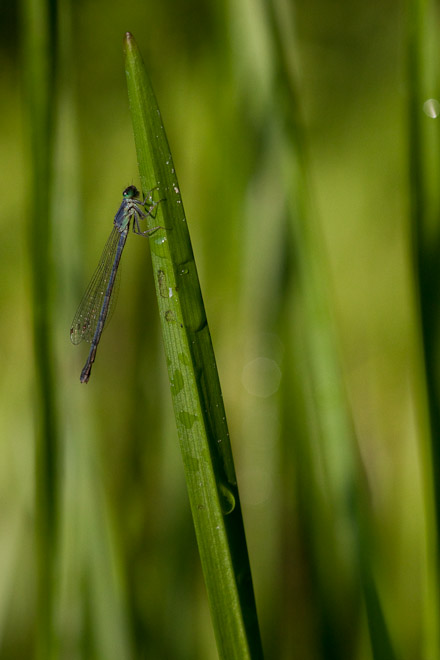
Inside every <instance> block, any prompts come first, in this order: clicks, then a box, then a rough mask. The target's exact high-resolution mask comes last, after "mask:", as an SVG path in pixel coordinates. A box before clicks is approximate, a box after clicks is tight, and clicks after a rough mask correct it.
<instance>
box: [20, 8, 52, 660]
mask: <svg viewBox="0 0 440 660" xmlns="http://www.w3.org/2000/svg"><path fill="white" fill-rule="evenodd" d="M22 18H23V32H24V38H23V63H24V71H25V93H26V110H27V116H28V123H29V132H30V135H29V138H30V170H31V184H30V198H29V203H28V218H29V223H28V227H27V235H28V239H29V258H30V267H31V285H32V316H33V318H32V326H33V327H32V330H33V339H34V356H35V408H36V416H35V419H36V423H35V443H36V449H35V496H36V503H35V506H36V548H37V605H36V611H37V625H36V657H37V658H40V659H41V660H43V659H44V660H48V659H49V658H51V657H53V654H54V639H55V638H54V588H55V548H56V536H57V508H58V497H57V493H58V489H57V433H56V419H55V409H56V408H55V394H54V387H53V376H52V364H53V351H54V347H53V338H52V334H51V331H50V329H51V328H52V323H51V313H50V312H51V301H50V281H51V277H50V263H51V256H50V248H51V241H50V237H51V228H50V216H49V209H50V201H49V200H50V181H51V176H50V174H51V173H50V170H51V159H52V125H53V121H52V120H53V116H52V112H53V107H54V88H53V73H54V71H53V70H54V61H55V59H54V53H55V50H54V44H53V35H54V31H53V25H54V20H55V18H54V5H53V4H51V3H50V2H47V1H46V0H34V1H32V0H26V1H25V2H24V3H23V8H22Z"/></svg>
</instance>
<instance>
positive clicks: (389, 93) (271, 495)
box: [0, 0, 438, 660]
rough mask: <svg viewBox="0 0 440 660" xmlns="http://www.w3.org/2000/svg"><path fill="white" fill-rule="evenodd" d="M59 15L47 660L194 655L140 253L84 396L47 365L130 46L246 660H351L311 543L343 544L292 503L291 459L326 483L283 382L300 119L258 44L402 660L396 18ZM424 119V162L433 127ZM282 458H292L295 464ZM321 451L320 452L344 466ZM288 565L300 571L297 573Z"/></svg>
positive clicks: (336, 592) (410, 572)
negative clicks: (245, 585)
mask: <svg viewBox="0 0 440 660" xmlns="http://www.w3.org/2000/svg"><path fill="white" fill-rule="evenodd" d="M57 11H58V15H57V19H56V21H57V22H56V33H57V37H58V39H57V46H56V48H57V51H56V62H57V72H56V87H55V89H56V106H55V108H54V119H53V121H54V124H53V135H54V169H53V182H52V190H51V203H50V208H49V209H48V213H50V223H51V227H52V233H51V235H49V236H48V240H49V241H50V245H49V247H50V255H51V256H50V260H51V264H50V265H51V285H50V301H51V304H52V305H53V309H54V310H55V311H54V315H53V319H52V320H51V322H50V326H51V332H52V333H53V342H54V344H53V356H54V366H53V369H54V386H55V400H56V410H55V411H54V412H55V413H56V420H57V427H58V433H59V439H60V457H59V460H60V468H59V469H60V472H59V485H60V497H61V504H60V518H59V519H60V527H59V537H60V541H59V552H58V560H57V561H58V563H57V567H56V575H57V579H56V595H55V602H56V625H57V639H58V645H59V647H58V657H60V658H63V659H64V658H66V659H71V658H72V659H74V658H99V659H103V660H110V659H112V658H118V659H121V658H160V659H162V658H173V659H174V658H175V659H177V660H180V659H187V658H188V659H189V658H191V659H194V658H203V659H206V660H207V659H209V658H216V657H217V652H216V649H215V642H214V636H213V633H212V629H211V623H210V617H209V609H208V605H207V599H206V594H205V590H204V586H203V578H202V575H201V571H200V566H199V560H198V554H197V547H196V542H195V537H194V533H193V528H192V522H191V516H190V511H189V506H188V501H187V496H186V491H185V483H184V478H183V471H182V465H181V460H180V453H179V448H178V442H177V434H176V430H175V426H174V422H173V414H172V407H171V397H170V395H169V386H168V382H167V376H166V368H165V361H164V356H163V351H162V346H161V339H160V335H159V329H158V322H157V313H156V302H155V298H154V290H153V281H152V277H151V272H150V267H149V263H148V260H149V256H148V247H147V244H146V241H144V240H142V239H138V238H137V237H134V236H131V237H130V240H129V241H128V242H127V246H126V249H125V254H124V256H123V263H122V275H123V277H122V283H121V287H120V291H119V296H118V303H117V307H116V311H115V313H114V316H113V319H112V321H111V323H110V325H109V327H108V328H107V330H106V332H105V334H104V336H103V339H102V342H101V345H100V347H99V351H98V355H97V361H96V365H95V367H94V369H93V374H92V377H91V381H90V383H89V384H88V385H87V386H85V385H80V383H79V374H80V371H81V368H82V365H83V363H84V361H85V357H86V353H87V348H88V347H87V346H80V347H79V348H78V347H76V348H75V347H73V346H72V345H71V343H70V341H69V328H70V323H71V320H72V318H73V315H74V313H75V310H76V306H77V305H78V303H79V301H80V298H81V295H82V292H83V289H84V288H85V286H86V284H87V283H88V279H89V277H90V276H91V275H92V273H93V269H94V267H95V265H96V264H97V261H98V258H99V255H100V251H101V249H102V248H103V246H104V243H105V241H106V239H107V236H108V234H109V232H110V226H111V222H112V218H113V216H114V214H115V212H116V210H117V208H118V205H119V203H120V200H121V192H122V190H123V189H124V188H125V187H126V186H127V185H130V184H131V183H134V184H135V185H138V184H139V181H138V178H137V166H136V156H135V149H134V143H133V138H132V127H131V120H130V116H129V111H128V101H127V93H126V85H125V76H124V64H123V55H122V37H123V35H124V33H125V32H126V31H127V30H130V31H131V32H132V33H133V34H134V36H135V38H136V40H137V43H138V45H139V48H140V49H141V51H142V52H143V55H144V59H145V62H146V65H147V68H148V70H149V72H150V75H151V78H152V82H153V85H154V87H155V91H156V95H157V97H158V101H159V105H160V107H161V111H162V116H163V119H164V123H165V128H166V131H167V134H168V139H169V143H170V147H171V150H172V153H173V158H174V163H175V166H176V171H177V174H178V177H179V182H180V189H181V192H182V196H183V200H184V204H185V209H186V215H187V219H188V224H189V228H190V231H191V237H192V241H193V248H194V253H195V259H196V263H197V266H198V270H199V276H200V280H201V285H202V291H203V295H204V301H205V306H206V311H207V316H208V320H209V324H210V329H211V333H212V338H213V343H214V349H215V351H216V356H217V361H218V369H219V374H220V380H221V384H222V389H223V396H224V399H225V405H226V411H227V415H228V421H229V427H230V434H231V439H232V446H233V451H234V457H235V461H236V469H237V475H238V483H239V488H240V494H241V499H242V506H243V514H244V521H245V526H246V533H247V540H248V547H249V554H250V561H251V566H252V571H253V578H254V588H255V592H256V600H257V609H258V613H259V618H260V626H261V632H262V637H263V645H264V649H265V654H266V657H267V658H286V659H287V658H301V659H302V660H309V659H315V658H327V657H328V658H359V659H364V658H370V657H372V655H371V654H372V650H371V643H370V641H369V637H368V632H367V623H366V615H365V611H364V602H363V598H362V596H361V595H360V593H359V589H358V580H357V578H356V570H354V571H353V566H352V558H351V553H352V548H351V547H350V540H349V539H348V540H347V538H345V536H344V532H343V529H342V527H343V525H342V527H341V536H340V537H339V548H338V549H337V553H336V554H337V555H338V556H337V559H336V560H335V558H334V556H333V551H330V549H329V550H328V553H327V544H328V543H329V540H328V538H327V536H326V533H325V532H324V530H327V529H331V530H332V532H333V534H334V535H335V536H336V538H338V534H339V529H340V528H339V526H340V524H341V521H339V520H338V517H337V515H336V514H335V512H334V511H331V510H329V511H327V513H326V516H327V517H326V519H325V520H321V521H319V520H313V515H314V511H315V509H314V506H313V501H314V498H315V497H316V490H315V489H316V488H317V490H318V493H319V495H322V494H323V493H324V492H325V489H324V486H323V483H324V481H322V482H321V481H320V479H319V478H318V479H317V481H316V483H315V484H312V483H309V482H308V480H307V475H308V470H309V469H310V466H309V467H307V465H305V463H306V462H307V461H312V462H313V461H316V462H317V463H318V464H319V465H318V467H317V468H316V472H317V474H318V475H319V474H320V470H321V469H322V470H323V473H325V471H326V466H325V465H324V466H322V465H321V463H320V461H321V460H322V457H321V456H320V455H319V452H318V451H315V446H314V444H313V442H314V440H313V438H314V435H313V428H314V422H313V415H312V416H311V417H310V410H309V409H308V405H307V392H305V390H306V389H307V388H306V386H305V385H304V383H305V381H304V365H303V361H302V350H303V349H302V341H303V337H304V333H305V334H307V326H305V324H304V322H303V312H302V308H301V304H300V302H298V298H297V297H296V295H295V282H296V279H295V277H296V275H295V274H296V268H297V265H296V262H295V259H294V258H293V257H292V252H291V251H288V250H286V243H287V242H288V241H290V240H291V237H289V236H288V234H289V229H288V227H289V223H288V212H287V210H286V198H287V188H288V182H287V181H286V177H285V176H284V175H283V159H285V158H286V146H287V147H288V146H289V145H288V140H287V138H286V134H288V133H289V127H288V126H287V127H286V122H287V123H288V120H289V116H290V114H291V115H292V122H293V120H294V117H295V116H296V114H297V112H298V108H295V109H294V108H292V109H291V110H290V108H289V107H288V108H287V110H286V109H285V110H284V112H283V113H280V107H279V104H280V103H281V100H280V98H281V97H280V96H279V95H276V93H275V91H274V89H275V83H274V81H277V80H278V79H279V78H281V79H282V77H283V76H284V75H286V72H285V71H282V70H280V69H279V60H278V59H277V56H276V48H277V38H278V39H279V38H280V34H281V36H282V38H283V39H284V44H286V43H287V44H288V46H289V50H288V54H289V58H288V63H289V66H290V67H291V72H293V73H292V75H293V76H294V78H295V80H296V85H297V88H296V92H297V99H298V106H299V113H300V116H301V117H302V119H303V122H304V134H303V136H304V135H305V153H306V154H307V155H306V160H305V162H306V165H305V172H306V177H307V184H306V187H305V189H304V191H303V195H304V200H305V201H304V204H305V205H306V206H307V207H308V209H309V211H308V213H309V217H312V218H313V227H314V231H315V232H318V233H319V234H320V236H319V237H318V242H321V243H322V245H323V248H324V249H323V254H325V255H326V258H325V259H326V260H325V263H324V264H323V272H324V273H325V280H326V285H327V289H328V294H329V304H330V306H331V309H332V314H333V317H334V319H335V323H336V328H337V343H338V351H339V357H340V360H341V365H342V369H343V376H344V384H345V388H346V392H347V397H348V401H349V404H350V410H351V414H352V419H353V424H354V430H355V434H356V438H357V448H358V450H359V454H360V457H361V459H362V465H363V469H364V471H365V477H366V481H367V484H368V485H367V488H366V491H367V492H368V510H369V516H370V517H371V521H372V522H371V527H372V538H373V542H372V546H373V550H374V563H373V572H374V577H375V580H376V585H377V588H378V593H379V596H380V601H381V604H382V608H383V613H384V616H385V620H386V625H387V627H388V630H389V634H390V637H391V639H392V642H393V644H394V648H395V651H396V655H397V657H401V658H405V659H408V660H410V659H416V658H422V657H424V655H423V648H424V643H425V642H424V639H425V638H424V635H425V631H424V627H425V623H424V612H425V610H426V594H425V587H426V582H427V581H428V582H429V579H430V578H429V564H427V560H426V548H425V537H426V525H427V524H428V523H427V521H426V517H425V512H424V506H423V497H422V478H423V477H422V473H421V459H420V452H421V447H420V443H419V433H418V430H417V429H418V421H417V420H418V416H419V412H418V403H417V402H418V400H419V397H420V396H421V394H420V391H421V389H420V388H421V385H420V378H419V375H418V374H419V366H418V362H417V349H416V348H415V338H414V336H415V330H414V321H413V319H414V302H413V300H414V293H413V290H412V279H411V270H410V259H409V238H408V182H407V178H408V140H407V129H406V115H407V109H406V102H407V96H406V80H405V75H406V69H405V66H406V63H405V57H406V51H405V20H404V7H403V5H402V3H396V2H389V1H385V2H378V1H373V2H369V3H362V2H355V3H353V2H346V1H345V0H344V1H342V2H331V3H329V2H324V1H323V0H317V1H316V2H314V3H312V4H311V3H309V2H305V0H298V1H297V2H295V3H293V2H289V0H274V2H273V3H264V2H258V1H257V0H230V1H229V2H228V1H227V0H225V1H222V2H216V3H210V2H203V0H185V1H184V2H179V3H176V2H173V1H172V0H163V1H162V2H161V3H148V2H142V1H140V0H139V1H136V0H127V1H126V2H124V3H116V2H113V3H112V2H110V3H108V2H107V3H106V2H102V1H101V0H94V1H93V2H92V1H90V0H82V1H80V2H77V3H72V4H71V5H70V4H69V3H68V2H67V1H62V2H59V3H58V4H57ZM274 16H275V19H274ZM274 21H275V23H274ZM22 25H23V22H22V18H21V15H20V12H19V8H18V7H17V6H16V5H15V4H14V3H2V4H1V5H0V30H1V39H0V57H1V62H0V99H1V102H0V113H1V117H0V150H1V156H2V157H1V162H2V163H3V166H2V168H1V169H2V176H1V177H0V190H1V195H2V199H3V200H4V201H3V203H2V204H1V206H0V221H1V225H2V231H1V235H2V241H1V245H0V255H1V258H0V278H1V282H2V288H1V294H0V303H1V318H2V324H1V327H0V351H1V364H2V378H1V381H0V382H1V393H0V397H1V402H2V403H1V408H0V437H1V438H2V441H1V443H0V452H1V455H0V500H1V506H0V512H1V513H0V529H1V539H2V541H1V544H0V656H1V657H2V658H4V659H11V660H12V659H15V658H27V657H32V654H33V647H34V638H35V635H36V611H35V610H36V605H35V602H36V601H35V592H36V577H35V571H36V567H35V542H34V516H35V504H34V427H35V420H36V417H37V416H38V410H37V409H36V397H35V370H34V359H33V350H34V349H33V342H32V331H31V324H32V321H31V319H32V307H31V287H30V277H31V272H30V266H29V240H28V238H29V232H28V227H29V225H28V221H27V217H28V214H29V209H30V208H31V206H32V199H31V196H30V193H29V190H30V183H29V181H30V176H31V172H30V168H31V164H30V159H29V130H28V116H27V108H26V103H25V98H26V95H25V91H24V82H23V75H22V69H23V61H22V48H21V44H22ZM274 25H276V26H277V28H276V29H275V27H274ZM276 35H278V36H276ZM428 38H429V35H427V39H428ZM281 84H282V82H281ZM435 92H436V88H432V90H431V91H430V92H429V93H428V96H435ZM421 112H422V108H421ZM423 121H426V130H427V131H432V133H433V136H434V137H433V140H435V141H436V143H437V141H438V136H437V133H438V129H437V125H436V122H434V121H433V120H432V119H430V118H428V117H426V118H425V119H424V120H423ZM429 122H431V124H432V126H433V127H434V128H432V127H431V125H429V126H428V124H429ZM286 282H289V287H288V290H287V287H286ZM304 327H305V328H306V329H305V330H304V329H303V330H301V329H300V328H304ZM37 350H38V349H37ZM341 442H342V441H341ZM298 446H300V447H304V446H309V447H311V449H310V454H309V455H308V456H307V458H304V455H303V454H302V453H301V452H302V451H303V449H301V450H298V448H297V447H298ZM339 450H340V452H341V454H342V455H343V454H344V451H345V449H344V446H341V447H340V448H339ZM349 451H352V449H350V450H349ZM355 451H357V449H356V450H355ZM336 460H338V461H339V460H340V461H341V462H342V463H343V462H344V458H343V457H342V458H341V457H338V458H337V459H336ZM322 479H323V480H324V477H322ZM320 485H321V486H322V492H320ZM308 488H309V489H310V492H308V491H307V489H308ZM307 512H309V514H307ZM308 515H309V516H310V518H308ZM304 516H305V518H306V520H307V523H306V524H304ZM310 519H311V522H310ZM307 525H310V526H311V527H312V528H313V532H312V533H311V532H310V529H308V530H307V529H306V530H305V528H307ZM320 529H322V530H323V533H322V538H321V537H320V532H319V530H320ZM311 536H313V539H314V540H313V541H310V537H311ZM311 543H312V544H313V546H314V547H315V548H318V551H316V550H315V552H311V551H310V544H311ZM333 550H334V549H333ZM319 552H320V558H317V554H316V553H318V554H319ZM316 564H318V567H317V566H316ZM344 567H345V568H346V569H347V570H346V571H345V572H344ZM353 573H354V575H355V576H354V577H353ZM323 574H325V576H326V577H325V578H323V577H322V575H323ZM326 580H328V583H327V582H326ZM325 585H327V586H325ZM329 585H330V586H329ZM327 589H328V591H326V590H327ZM322 591H324V592H326V594H325V593H324V596H323V595H322ZM326 599H327V601H329V602H327V603H326V605H325V606H323V605H322V603H323V601H326ZM329 603H330V605H329Z"/></svg>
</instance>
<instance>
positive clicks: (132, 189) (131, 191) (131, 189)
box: [122, 186, 139, 199]
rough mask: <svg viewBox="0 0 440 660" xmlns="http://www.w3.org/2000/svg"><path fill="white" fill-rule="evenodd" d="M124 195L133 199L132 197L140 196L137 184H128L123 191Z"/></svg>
mask: <svg viewBox="0 0 440 660" xmlns="http://www.w3.org/2000/svg"><path fill="white" fill-rule="evenodd" d="M122 196H123V197H124V198H125V199H131V198H132V197H139V191H138V189H137V188H136V186H128V188H126V189H125V190H124V192H123V193H122Z"/></svg>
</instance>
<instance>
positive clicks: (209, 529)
mask: <svg viewBox="0 0 440 660" xmlns="http://www.w3.org/2000/svg"><path fill="white" fill-rule="evenodd" d="M124 43H125V53H126V75H127V85H128V94H129V99H130V109H131V114H132V119H133V127H134V136H135V142H136V150H137V156H138V163H139V173H140V179H141V183H142V190H143V192H144V195H147V194H148V193H149V191H150V190H151V189H152V188H157V191H156V192H155V193H154V198H155V199H162V200H164V201H162V202H161V204H160V205H159V207H158V213H157V217H156V219H155V220H153V219H150V221H151V223H152V224H151V226H155V225H158V224H159V225H162V226H163V227H166V229H159V230H158V231H157V232H156V233H154V234H153V235H152V236H151V238H150V246H151V252H152V263H153V270H154V280H155V285H156V293H157V299H158V304H159V313H160V320H161V325H162V331H163V338H164V345H165V353H166V359H167V365H168V373H169V378H170V385H171V393H172V397H173V404H174V411H175V416H176V423H177V430H178V434H179V440H180V444H181V451H182V456H183V461H184V468H185V476H186V481H187V487H188V493H189V499H190V504H191V510H192V515H193V520H194V526H195V530H196V535H197V541H198V546H199V552H200V557H201V562H202V568H203V573H204V577H205V583H206V587H207V591H208V597H209V601H210V606H211V613H212V619H213V625H214V630H215V635H216V640H217V646H218V651H219V655H220V657H222V658H228V659H231V658H240V660H243V659H245V658H259V657H262V650H261V642H260V636H259V630H258V623H257V616H256V608H255V600H254V594H253V587H252V580H251V573H250V566H249V559H248V553H247V546H246V539H245V535H244V528H243V520H242V515H241V508H240V502H239V497H238V490H237V485H236V479H235V471H234V464H233V459H232V453H231V447H230V442H229V435H228V429H227V424H226V416H225V411H224V406H223V400H222V395H221V390H220V383H219V379H218V374H217V369H216V363H215V357H214V352H213V348H212V343H211V336H210V332H209V328H208V325H207V320H206V315H205V310H204V306H203V301H202V295H201V292H200V286H199V281H198V276H197V271H196V266H195V262H194V257H193V252H192V247H191V242H190V238H189V233H188V227H187V224H186V219H185V215H184V210H183V205H182V199H181V195H180V190H179V185H178V182H177V177H176V174H175V170H174V166H173V161H172V158H171V153H170V149H169V146H168V141H167V138H166V135H165V131H164V129H163V125H162V119H161V116H160V111H159V108H158V106H157V102H156V99H155V96H154V92H153V90H152V87H151V84H150V82H149V80H148V77H147V74H146V71H145V67H144V65H143V62H142V58H141V56H140V53H139V51H138V48H137V46H136V43H135V41H134V39H133V37H132V35H131V34H130V33H127V34H126V36H125V42H124ZM153 223H154V224H153Z"/></svg>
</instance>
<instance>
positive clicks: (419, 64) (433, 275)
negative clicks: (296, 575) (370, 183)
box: [406, 0, 440, 658]
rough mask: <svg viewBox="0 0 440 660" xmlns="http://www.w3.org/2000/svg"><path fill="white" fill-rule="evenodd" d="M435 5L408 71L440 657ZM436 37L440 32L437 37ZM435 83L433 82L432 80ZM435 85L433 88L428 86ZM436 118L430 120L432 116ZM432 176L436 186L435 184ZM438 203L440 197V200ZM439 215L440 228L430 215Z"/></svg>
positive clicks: (432, 630)
mask: <svg viewBox="0 0 440 660" xmlns="http://www.w3.org/2000/svg"><path fill="white" fill-rule="evenodd" d="M432 12H433V7H432V6H430V5H429V4H427V3H425V2H423V1H422V0H409V3H408V9H407V17H406V20H407V26H406V28H407V66H408V69H407V75H408V78H407V80H408V144H409V202H410V228H411V258H412V263H411V267H412V276H413V287H414V295H415V299H416V304H415V305H414V309H415V335H416V336H415V342H416V352H417V357H418V362H419V363H418V372H417V374H416V376H417V377H418V382H417V390H416V393H417V401H416V405H417V418H418V419H417V421H418V427H419V428H418V431H419V442H420V456H421V469H422V474H423V481H422V484H423V504H424V509H425V518H426V538H425V539H424V545H425V548H424V550H425V560H426V570H425V573H424V592H425V598H426V600H425V607H424V608H423V614H424V635H425V653H426V657H433V658H434V657H439V654H440V636H439V627H438V619H439V609H440V601H439V585H440V579H439V565H438V551H439V547H438V544H439V541H438V537H439V526H440V481H439V479H438V476H437V475H438V473H439V468H440V452H439V444H438V437H439V434H440V408H439V403H438V401H439V399H438V396H439V390H440V384H439V379H438V305H437V304H435V303H434V304H433V301H435V300H436V298H437V291H438V256H439V245H440V233H439V229H438V206H437V208H436V203H435V200H436V198H437V191H438V183H437V182H438V154H436V157H437V161H436V169H435V171H436V174H437V176H435V177H434V179H435V180H434V182H433V181H432V178H433V177H432V176H431V177H430V176H429V175H430V173H431V171H432V169H433V168H432V166H431V162H430V160H429V149H430V148H431V147H432V141H431V144H429V142H428V140H427V136H426V134H425V131H424V127H425V126H426V123H425V122H426V121H427V118H426V116H425V115H424V114H423V111H422V108H423V102H424V100H425V99H426V97H427V96H428V95H429V92H430V90H431V88H432V87H431V86H430V85H427V84H426V83H427V79H428V78H429V76H428V68H429V67H428V61H427V44H426V42H427V40H428V36H429V31H428V29H427V27H428V24H429V22H430V20H431V18H432ZM434 38H436V37H434ZM431 84H432V83H431ZM428 90H429V91H428ZM425 94H426V96H425ZM428 121H430V120H428ZM437 134H438V133H437ZM430 178H431V185H430ZM437 203H438V202H437ZM430 214H431V215H433V216H434V217H435V222H434V230H433V229H432V227H431V228H430V226H429V225H430V222H429V215H430Z"/></svg>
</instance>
